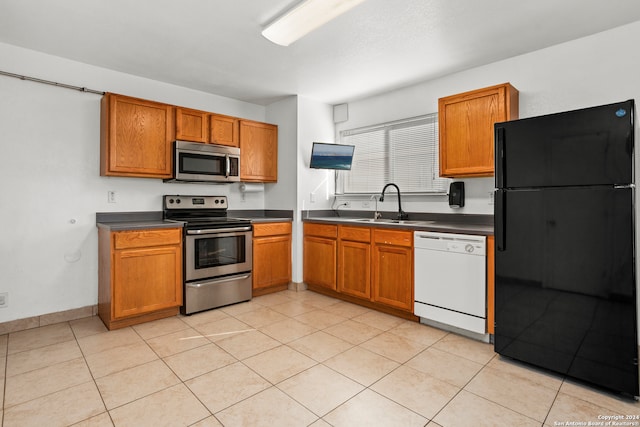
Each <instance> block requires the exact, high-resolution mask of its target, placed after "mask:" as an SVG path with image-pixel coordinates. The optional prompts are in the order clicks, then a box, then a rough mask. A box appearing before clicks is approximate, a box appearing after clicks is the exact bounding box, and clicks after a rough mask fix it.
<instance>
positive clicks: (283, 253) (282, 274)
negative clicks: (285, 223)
mask: <svg viewBox="0 0 640 427" xmlns="http://www.w3.org/2000/svg"><path fill="white" fill-rule="evenodd" d="M252 275H253V289H260V288H265V287H269V286H274V285H287V284H289V282H290V281H291V235H282V236H273V237H260V238H257V239H253V271H252Z"/></svg>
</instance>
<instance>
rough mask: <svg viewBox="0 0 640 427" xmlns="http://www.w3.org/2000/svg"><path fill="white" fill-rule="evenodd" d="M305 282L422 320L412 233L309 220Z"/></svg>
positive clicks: (375, 306)
mask: <svg viewBox="0 0 640 427" xmlns="http://www.w3.org/2000/svg"><path fill="white" fill-rule="evenodd" d="M336 246H337V250H336ZM304 281H305V283H306V284H307V286H308V287H309V289H311V290H313V291H317V292H321V293H325V294H327V295H330V296H334V297H337V298H341V299H344V300H346V301H349V302H353V303H356V304H360V305H364V306H367V307H370V308H373V309H377V310H379V311H383V312H386V313H390V314H394V315H397V316H401V317H404V318H407V319H411V320H417V317H416V316H414V315H413V232H412V231H407V230H392V229H385V228H376V227H364V226H348V225H327V224H317V223H305V224H304Z"/></svg>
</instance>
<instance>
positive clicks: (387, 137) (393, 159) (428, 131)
mask: <svg viewBox="0 0 640 427" xmlns="http://www.w3.org/2000/svg"><path fill="white" fill-rule="evenodd" d="M340 139H341V143H343V144H349V145H355V147H356V148H355V151H354V155H353V164H352V166H351V170H350V171H340V172H339V173H338V181H337V188H336V192H337V193H338V194H362V193H365V194H371V193H379V192H380V191H381V190H382V188H383V187H384V185H385V184H387V183H389V182H393V183H395V184H397V185H398V186H399V187H400V190H401V191H402V193H403V194H405V193H445V192H446V189H447V186H448V185H449V181H450V180H449V179H447V178H440V177H439V176H438V174H439V166H438V115H437V114H435V113H434V114H429V115H426V116H420V117H415V118H412V119H407V120H400V121H396V122H391V123H384V124H380V125H376V126H369V127H367V128H361V129H353V130H346V131H342V132H341V133H340Z"/></svg>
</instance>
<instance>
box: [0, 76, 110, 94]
mask: <svg viewBox="0 0 640 427" xmlns="http://www.w3.org/2000/svg"><path fill="white" fill-rule="evenodd" d="M0 75H3V76H8V77H15V78H16V79H20V80H28V81H30V82H36V83H42V84H46V85H52V86H58V87H63V88H65V89H73V90H79V91H80V92H87V93H95V94H98V95H104V92H102V91H100V90H93V89H87V88H86V87H80V86H72V85H68V84H64V83H58V82H52V81H51V80H43V79H37V78H35V77H29V76H21V75H20V74H14V73H9V72H7V71H2V70H0Z"/></svg>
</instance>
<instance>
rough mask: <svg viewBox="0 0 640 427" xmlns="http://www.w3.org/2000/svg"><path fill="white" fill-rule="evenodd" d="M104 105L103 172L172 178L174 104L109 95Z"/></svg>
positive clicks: (103, 101) (101, 150)
mask: <svg viewBox="0 0 640 427" xmlns="http://www.w3.org/2000/svg"><path fill="white" fill-rule="evenodd" d="M101 108H102V112H101V128H100V175H102V176H137V177H146V178H170V177H171V174H172V160H173V156H172V141H173V139H174V137H173V135H174V120H173V107H172V106H170V105H166V104H160V103H157V102H152V101H145V100H142V99H136V98H130V97H126V96H121V95H115V94H106V95H105V96H104V97H103V98H102V104H101Z"/></svg>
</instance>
